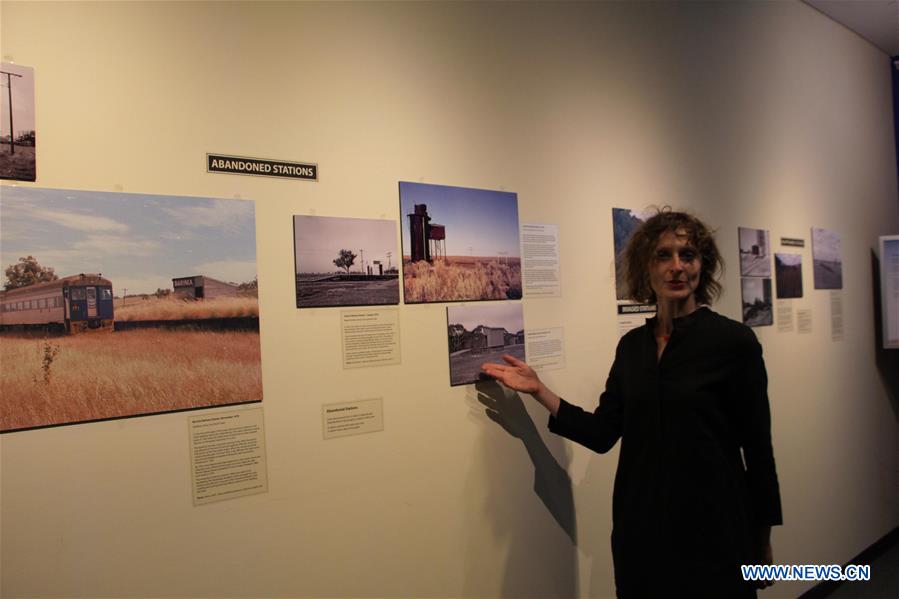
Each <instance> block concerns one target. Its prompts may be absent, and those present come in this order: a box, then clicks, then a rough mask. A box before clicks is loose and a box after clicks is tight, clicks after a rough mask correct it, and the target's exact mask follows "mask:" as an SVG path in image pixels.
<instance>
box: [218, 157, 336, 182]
mask: <svg viewBox="0 0 899 599" xmlns="http://www.w3.org/2000/svg"><path fill="white" fill-rule="evenodd" d="M206 170H207V172H210V173H228V174H231V175H256V176H257V177H278V178H281V179H303V180H305V181H318V165H317V164H307V163H305V162H287V161H285V160H268V159H265V158H246V157H244V156H225V155H222V154H206Z"/></svg>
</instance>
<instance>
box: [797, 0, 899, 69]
mask: <svg viewBox="0 0 899 599" xmlns="http://www.w3.org/2000/svg"><path fill="white" fill-rule="evenodd" d="M803 1H804V2H805V3H806V4H808V5H810V6H813V7H814V8H816V9H818V10H819V11H821V12H823V13H824V14H825V15H827V16H829V17H830V18H831V19H833V20H834V21H836V22H837V23H840V24H841V25H845V26H846V27H848V28H849V29H851V30H852V31H854V32H856V33H857V34H859V35H860V36H862V37H863V38H865V39H866V40H868V41H869V42H871V43H872V44H874V45H875V46H877V47H878V48H880V49H881V50H883V51H884V52H886V53H887V54H888V55H889V56H894V57H895V56H899V0H803Z"/></svg>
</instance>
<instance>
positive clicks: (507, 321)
mask: <svg viewBox="0 0 899 599" xmlns="http://www.w3.org/2000/svg"><path fill="white" fill-rule="evenodd" d="M446 318H447V321H448V322H447V324H461V325H462V326H464V327H465V330H467V331H472V330H474V329H475V327H477V326H478V325H480V324H482V325H484V326H488V327H502V328H504V329H506V330H507V331H509V332H510V333H517V332H518V331H521V330H523V329H524V307H523V306H522V305H521V304H520V303H516V304H473V305H470V306H448V307H447V309H446Z"/></svg>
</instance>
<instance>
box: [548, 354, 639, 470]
mask: <svg viewBox="0 0 899 599" xmlns="http://www.w3.org/2000/svg"><path fill="white" fill-rule="evenodd" d="M619 369H620V367H619V359H618V355H617V353H616V357H615V362H614V363H613V364H612V369H611V371H610V372H609V378H608V379H607V380H606V389H605V391H603V393H602V395H600V396H599V406H598V407H597V408H596V410H594V411H593V412H587V411H585V410H583V409H581V408H579V407H578V406H574V405H572V404H570V403H568V402H567V401H565V400H564V399H562V401H561V403H560V404H559V411H558V414H557V415H556V416H555V417H553V416H550V417H549V430H550V431H552V432H554V433H556V434H557V435H561V436H563V437H565V438H566V439H571V440H572V441H574V442H575V443H580V444H581V445H583V446H585V447H587V448H589V449H592V450H593V451H595V452H598V453H606V452H607V451H609V450H610V449H612V447H614V446H615V443H616V442H617V441H618V438H619V437H621V430H622V425H623V421H624V402H623V400H622V397H621V393H620V387H619V382H618V371H619Z"/></svg>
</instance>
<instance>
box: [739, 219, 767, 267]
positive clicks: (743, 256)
mask: <svg viewBox="0 0 899 599" xmlns="http://www.w3.org/2000/svg"><path fill="white" fill-rule="evenodd" d="M739 236H740V275H741V276H744V277H770V276H771V249H770V248H771V245H770V243H769V239H768V231H767V230H765V229H749V228H746V227H739Z"/></svg>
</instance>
